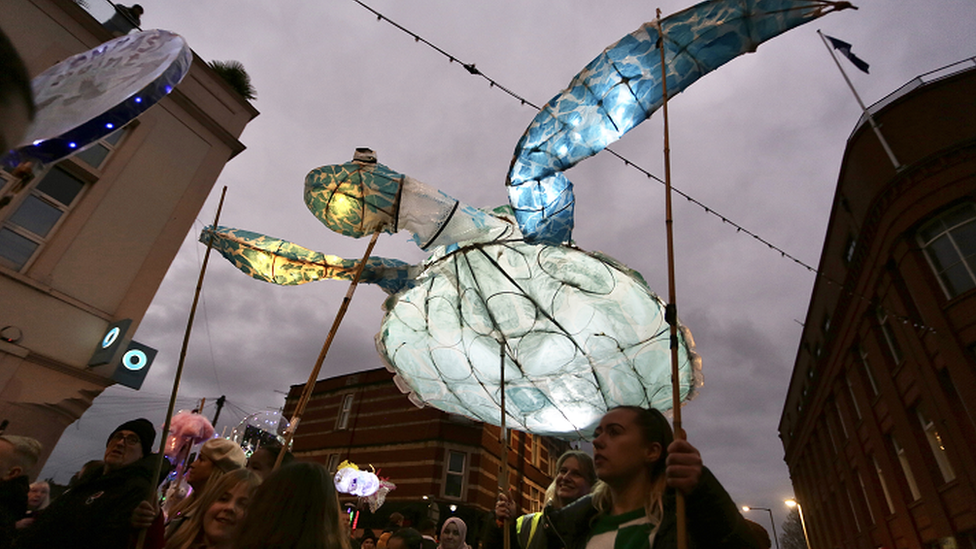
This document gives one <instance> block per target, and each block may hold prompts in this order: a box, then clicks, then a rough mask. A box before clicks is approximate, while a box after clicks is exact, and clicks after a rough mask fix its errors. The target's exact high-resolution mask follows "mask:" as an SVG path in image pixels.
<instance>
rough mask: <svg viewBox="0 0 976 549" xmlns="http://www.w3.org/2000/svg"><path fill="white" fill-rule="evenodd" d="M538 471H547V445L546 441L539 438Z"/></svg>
mask: <svg viewBox="0 0 976 549" xmlns="http://www.w3.org/2000/svg"><path fill="white" fill-rule="evenodd" d="M538 446H539V464H538V467H539V470H540V471H548V470H549V467H550V466H549V443H548V442H546V439H544V438H542V437H540V438H539V445H538Z"/></svg>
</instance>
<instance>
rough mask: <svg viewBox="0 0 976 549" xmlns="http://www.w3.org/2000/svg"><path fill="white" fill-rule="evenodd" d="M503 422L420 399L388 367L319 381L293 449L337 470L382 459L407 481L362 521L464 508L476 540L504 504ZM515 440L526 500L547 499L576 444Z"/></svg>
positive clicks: (516, 474) (440, 516)
mask: <svg viewBox="0 0 976 549" xmlns="http://www.w3.org/2000/svg"><path fill="white" fill-rule="evenodd" d="M303 387H304V386H303V385H295V386H292V388H291V391H290V392H289V394H288V397H287V399H286V404H285V411H284V415H285V417H291V415H292V413H293V411H294V409H295V406H296V405H297V403H298V399H299V398H300V396H301V393H302V389H303ZM499 431H500V429H499V428H498V427H496V426H492V425H487V424H484V423H481V422H477V421H473V420H470V419H468V418H465V417H462V416H458V415H454V414H448V413H445V412H441V411H440V410H436V409H434V408H417V407H416V406H414V405H413V404H412V403H411V402H410V401H409V400H408V399H407V396H406V395H405V394H403V393H401V392H400V390H399V389H398V388H397V386H396V384H395V383H394V382H393V374H391V373H390V372H388V371H387V370H386V369H384V368H378V369H374V370H367V371H364V372H360V373H356V374H349V375H345V376H339V377H334V378H329V379H323V380H319V381H318V382H316V384H315V389H314V391H313V393H312V396H311V398H310V399H309V402H308V406H307V408H306V410H305V413H304V415H303V417H302V422H301V424H300V426H299V427H298V430H297V431H296V434H295V440H294V444H293V448H292V449H293V451H294V453H295V455H296V457H298V458H300V459H305V460H314V461H318V462H320V463H322V464H323V465H326V466H327V467H329V469H330V470H333V471H334V470H335V469H336V467H337V465H338V464H339V463H341V462H342V461H343V460H349V461H351V462H353V463H356V464H357V465H359V466H360V467H363V466H368V465H372V466H373V467H375V468H376V469H377V470H378V474H379V475H380V476H381V477H384V478H389V479H390V481H392V482H393V483H395V484H396V485H397V488H396V490H394V491H392V492H390V494H389V495H388V496H387V498H386V503H385V504H384V505H383V507H381V508H380V509H379V510H378V511H377V514H376V516H375V517H373V516H371V515H369V513H368V512H366V513H364V514H362V515H361V516H362V519H361V520H360V522H359V526H360V527H372V528H382V527H383V526H384V525H385V524H386V517H388V516H389V514H390V513H391V512H393V511H399V512H400V513H402V514H403V515H404V516H405V517H406V519H407V521H409V522H410V523H412V524H414V525H416V524H417V523H418V522H419V521H420V520H421V519H422V518H425V517H430V518H433V519H434V520H435V521H437V522H438V524H440V523H441V522H443V521H444V520H445V519H447V518H448V517H450V516H452V515H456V516H459V517H461V518H462V519H464V521H465V523H467V524H468V541H469V543H471V542H474V541H475V540H476V539H477V537H478V535H479V525H480V523H481V521H482V519H483V518H484V516H485V515H486V513H487V512H489V511H491V510H493V509H494V507H495V497H496V496H497V494H498V477H499V467H500V465H501V457H500V456H501V455H502V452H501V445H500V443H499ZM507 446H508V448H507V452H506V456H507V458H508V462H509V467H510V471H511V473H510V479H511V480H510V482H511V486H513V487H517V493H518V494H520V497H521V502H520V505H521V508H522V510H523V511H524V512H529V511H535V510H539V509H541V506H542V505H543V503H544V501H543V499H544V494H545V490H546V488H547V487H548V486H549V483H550V482H551V480H552V471H551V468H552V467H553V466H554V465H555V462H556V459H558V457H559V455H561V454H562V452H564V451H565V450H567V449H568V448H569V444H568V443H566V442H563V441H560V440H557V439H553V438H549V437H539V436H534V435H527V434H525V433H519V432H517V431H512V436H511V438H510V441H509V444H508V445H507ZM354 499H355V498H351V497H350V498H343V501H344V502H345V503H352V502H354ZM452 507H453V510H452Z"/></svg>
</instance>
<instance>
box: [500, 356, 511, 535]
mask: <svg viewBox="0 0 976 549" xmlns="http://www.w3.org/2000/svg"><path fill="white" fill-rule="evenodd" d="M498 356H499V369H500V370H499V374H500V381H499V387H501V392H502V398H501V404H502V421H501V423H502V425H501V431H499V433H498V442H499V444H500V445H501V458H502V464H501V466H500V468H499V471H498V473H499V475H498V476H499V479H498V480H499V484H500V485H501V486H500V487H501V490H502V493H503V494H505V495H506V496H509V495H510V494H509V492H508V489H509V486H508V440H507V439H508V437H507V436H505V435H506V428H505V342H504V341H499V342H498ZM513 503H514V502H513ZM511 522H512V517H508V518H506V519H505V520H504V521H503V522H502V549H511V546H512V540H511V538H510V537H509V535H508V529H509V528H510V527H511Z"/></svg>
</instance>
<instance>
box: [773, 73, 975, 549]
mask: <svg viewBox="0 0 976 549" xmlns="http://www.w3.org/2000/svg"><path fill="white" fill-rule="evenodd" d="M974 61H976V60H972V59H971V60H967V61H966V62H965V63H961V64H958V65H955V66H952V67H947V68H946V69H941V70H940V71H937V72H935V73H929V74H926V75H923V76H920V77H918V78H916V79H914V80H912V81H911V82H909V83H908V84H906V85H905V86H903V87H902V88H900V89H899V90H897V91H895V92H894V93H892V94H891V95H889V96H888V97H887V98H885V99H883V100H882V101H880V102H879V103H877V104H876V105H874V106H872V107H871V108H870V110H871V111H872V112H873V113H874V117H875V119H876V121H877V123H878V124H879V125H880V126H881V128H882V131H883V133H884V136H885V138H886V139H887V141H888V142H889V143H890V146H891V149H892V151H893V153H894V155H895V157H896V158H897V160H898V162H899V164H900V165H901V168H900V169H895V168H894V165H893V163H892V162H891V161H889V158H888V156H887V155H886V153H885V152H884V151H883V149H882V147H881V145H880V141H879V139H878V138H877V136H876V135H875V134H874V133H873V131H872V130H871V128H870V126H869V124H867V123H866V121H865V120H864V119H862V120H861V121H860V122H859V123H858V124H857V126H856V127H855V130H854V132H853V134H852V135H851V137H850V138H849V140H848V143H847V149H846V151H845V154H844V159H843V164H842V166H841V170H840V176H839V181H838V184H837V191H836V195H835V198H834V206H833V211H832V212H831V216H830V221H829V224H828V228H827V235H826V241H825V244H824V248H823V253H822V256H821V260H820V267H819V270H820V272H821V273H822V274H823V276H819V277H818V278H817V281H816V284H815V286H814V290H813V295H812V298H811V302H810V308H809V311H808V313H807V317H806V322H805V325H804V331H803V338H802V342H801V345H800V349H799V351H798V353H797V358H796V363H795V366H794V370H793V375H792V379H791V382H790V387H789V393H788V395H787V398H786V404H785V407H784V409H783V414H782V418H781V421H780V426H779V433H780V437H781V439H782V441H783V446H784V448H785V450H786V462H787V464H788V466H789V469H790V475H791V477H792V480H793V486H794V489H795V494H796V498H797V500H798V501H799V502H800V504H801V505H802V510H803V515H804V518H805V519H806V525H807V530H808V532H809V537H810V540H809V541H810V544H811V546H812V547H813V548H814V549H822V548H840V547H844V548H864V549H874V548H881V547H883V548H888V549H894V548H906V549H908V548H912V549H914V548H921V547H945V548H952V547H965V548H974V547H976V100H974V98H976V67H974Z"/></svg>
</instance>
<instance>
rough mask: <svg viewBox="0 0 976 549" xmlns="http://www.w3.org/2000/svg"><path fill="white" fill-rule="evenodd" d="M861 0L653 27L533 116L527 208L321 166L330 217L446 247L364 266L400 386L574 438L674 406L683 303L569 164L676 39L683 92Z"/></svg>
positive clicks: (316, 260)
mask: <svg viewBox="0 0 976 549" xmlns="http://www.w3.org/2000/svg"><path fill="white" fill-rule="evenodd" d="M843 7H846V3H840V2H829V1H820V0H752V1H749V0H744V1H729V0H723V1H716V0H713V1H709V2H703V3H701V4H699V5H697V6H695V7H692V8H689V9H687V10H684V11H682V12H679V13H677V14H675V15H672V16H670V17H668V18H666V19H663V20H655V21H654V22H651V23H647V24H645V25H643V26H642V27H641V28H639V29H638V30H637V31H635V32H633V33H631V34H629V35H627V36H625V37H624V38H623V39H621V40H620V41H619V42H617V43H616V44H614V45H612V46H610V47H609V48H607V49H606V50H604V52H603V53H601V54H600V55H599V56H598V57H597V58H596V59H594V60H593V61H592V62H591V63H590V64H589V65H587V66H586V67H585V68H584V70H583V71H582V72H580V73H579V74H578V75H577V76H576V77H574V78H573V80H572V82H571V83H570V86H569V87H568V88H567V89H566V90H564V91H563V92H561V93H560V94H559V95H557V96H556V97H555V98H553V99H552V100H551V101H549V103H547V104H546V106H545V107H543V109H542V110H541V111H540V112H539V113H538V115H537V116H536V117H535V119H534V120H533V121H532V123H531V124H530V126H529V128H528V129H527V130H526V132H525V134H524V135H523V136H522V138H521V139H520V140H519V142H518V146H517V147H516V151H515V156H514V159H513V162H512V165H511V168H510V171H509V175H508V181H507V182H506V184H507V185H508V189H509V198H510V202H511V207H503V208H499V209H495V210H493V211H491V212H487V211H482V210H478V209H476V208H473V207H471V206H468V205H465V204H463V203H461V202H459V201H457V200H455V199H453V198H451V197H449V196H447V195H446V194H444V193H442V192H439V191H437V190H435V189H433V188H431V187H429V186H427V185H425V184H423V183H421V182H419V181H417V180H415V179H413V178H411V177H409V176H406V175H403V174H400V173H398V172H395V171H393V170H391V169H390V168H388V167H386V166H384V165H382V164H380V163H378V162H377V161H376V157H375V154H374V153H373V152H372V151H370V150H368V149H361V150H358V151H357V153H356V156H355V158H354V159H353V160H352V161H351V162H348V163H345V164H338V165H330V166H324V167H321V168H318V169H315V170H312V171H311V172H310V173H309V174H308V176H307V177H306V179H305V203H306V205H307V206H308V208H309V210H310V211H311V212H312V213H313V214H314V215H315V216H316V217H317V218H319V219H320V220H321V221H322V222H323V223H324V224H325V225H326V226H327V227H328V228H330V229H332V230H333V231H336V232H338V233H340V234H343V235H346V236H352V237H357V238H358V237H361V236H365V235H370V234H372V233H374V232H376V231H384V232H387V233H393V232H396V231H398V230H407V231H410V232H411V233H413V235H414V241H415V242H416V243H417V244H418V245H419V246H421V248H423V249H424V250H428V251H430V253H431V255H430V256H429V257H428V258H427V259H426V260H425V261H424V262H423V263H421V264H420V265H415V266H414V265H408V264H406V263H404V262H402V261H398V260H393V259H385V258H377V257H371V258H369V260H368V261H367V263H366V265H365V266H364V270H363V272H362V281H364V282H368V283H374V284H377V285H379V286H381V287H382V288H383V289H384V290H386V291H387V292H388V293H389V294H390V297H389V298H388V299H387V301H386V303H385V305H384V308H385V310H386V315H385V317H384V319H383V321H382V325H381V327H380V332H379V334H377V336H376V346H377V349H378V350H379V352H380V354H381V355H382V357H383V358H384V360H385V361H386V363H387V365H388V367H389V369H390V370H391V371H393V372H395V374H396V376H395V380H396V382H397V385H398V386H399V387H400V389H401V390H403V391H404V392H407V393H409V396H410V399H411V400H412V401H413V402H414V403H415V404H418V405H430V406H434V407H436V408H438V409H441V410H444V411H447V412H452V413H458V414H462V415H465V416H468V417H471V418H474V419H477V420H480V421H484V422H487V423H491V424H495V425H500V424H501V425H505V424H507V425H508V426H510V427H512V428H515V429H518V430H521V431H525V432H531V433H535V434H539V435H552V436H558V437H563V438H585V437H587V436H588V435H589V434H590V433H591V432H592V429H593V428H594V427H595V425H596V424H597V422H598V421H599V419H600V417H601V416H602V415H603V414H604V413H605V412H606V411H607V410H608V409H609V408H612V407H614V406H617V405H636V406H653V407H655V408H658V409H660V410H669V409H671V408H672V402H673V400H672V394H671V391H672V372H671V365H670V356H671V350H670V348H669V347H670V345H669V340H670V338H669V333H668V331H669V326H668V323H667V322H666V319H665V304H664V303H663V302H662V300H661V299H660V298H658V297H657V296H656V295H655V294H654V293H653V292H652V291H651V290H650V289H648V287H647V285H646V283H645V282H644V280H643V278H642V277H641V276H640V274H639V273H637V272H636V271H633V270H631V269H629V268H627V267H625V266H624V265H623V264H621V263H620V262H618V261H616V260H614V259H612V258H610V257H607V256H605V255H602V254H599V253H595V252H586V251H584V250H582V249H580V248H578V247H576V246H575V245H573V244H572V242H571V237H572V228H573V204H574V198H573V193H572V185H571V184H570V182H569V180H568V179H566V177H565V176H564V175H563V173H562V172H563V171H564V170H566V169H568V168H570V167H571V166H573V165H575V164H576V163H577V162H579V161H580V160H583V159H585V158H587V157H589V156H592V155H593V154H596V153H597V152H599V151H600V150H602V149H603V148H605V147H606V146H607V145H608V144H610V143H611V142H613V141H615V140H616V139H619V138H620V137H621V136H622V135H623V134H624V133H626V132H627V131H628V130H630V129H632V128H633V127H635V126H636V125H637V124H639V123H640V122H642V121H643V120H645V119H647V118H648V117H649V116H650V115H651V113H652V112H654V111H655V110H656V109H657V108H658V107H659V106H660V105H661V104H662V103H663V93H662V85H661V76H660V75H661V50H660V48H661V47H663V48H664V55H665V58H666V59H667V90H668V94H669V95H674V94H675V93H677V92H680V91H682V90H683V89H684V88H686V87H687V86H688V85H690V84H691V83H693V82H694V81H696V80H697V79H698V78H700V77H701V76H702V75H704V74H706V73H707V72H709V71H711V70H713V69H715V68H717V67H718V66H720V65H722V64H724V63H725V62H727V61H729V60H731V59H732V58H734V57H736V56H738V55H740V54H742V53H745V52H749V51H753V50H755V48H756V47H757V46H758V45H759V44H760V43H761V42H763V41H765V40H767V39H769V38H772V37H774V36H776V35H778V34H781V33H783V32H785V31H786V30H789V29H790V28H793V27H795V26H797V25H800V24H802V23H805V22H808V21H811V20H813V19H815V18H817V17H819V16H821V15H824V14H825V13H828V12H830V11H833V10H836V9H840V8H843ZM659 29H663V31H660V30H659ZM662 34H663V41H662V40H660V38H661V36H662ZM662 44H663V46H662ZM211 238H212V239H213V246H214V248H216V249H217V250H218V251H220V253H221V254H222V255H224V257H225V258H227V259H228V260H230V261H231V262H233V263H234V265H235V266H237V267H238V268H239V269H241V270H242V271H244V272H245V273H247V274H249V275H251V276H252V277H254V278H257V279H259V280H264V281H267V282H272V283H275V284H284V285H290V284H302V283H305V282H310V281H314V280H321V279H326V278H332V279H351V278H352V272H353V270H354V268H355V266H356V264H357V261H355V260H346V259H342V258H338V257H334V256H329V255H326V254H322V253H319V252H315V251H312V250H308V249H306V248H302V247H300V246H298V245H296V244H293V243H291V242H286V241H284V240H280V239H276V238H272V237H267V236H264V235H260V234H257V233H252V232H248V231H242V230H237V229H231V228H226V227H217V228H216V230H213V229H212V228H208V229H207V230H205V231H204V234H203V235H201V241H203V242H208V241H210V240H211ZM677 333H678V337H677V347H678V360H677V362H678V380H677V384H676V385H677V388H678V392H679V393H680V394H679V398H678V399H675V400H678V401H681V402H683V401H686V400H687V399H689V398H691V397H692V396H693V395H694V394H695V392H696V389H697V387H699V386H700V377H701V360H700V358H699V357H698V355H697V354H696V353H695V350H694V343H693V340H692V337H691V335H690V333H689V332H688V330H687V329H686V328H684V327H683V326H680V325H679V329H678V332H677ZM503 395H504V400H506V401H507V402H506V403H505V406H504V414H505V418H504V421H503V418H502V409H503V407H502V402H503Z"/></svg>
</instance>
